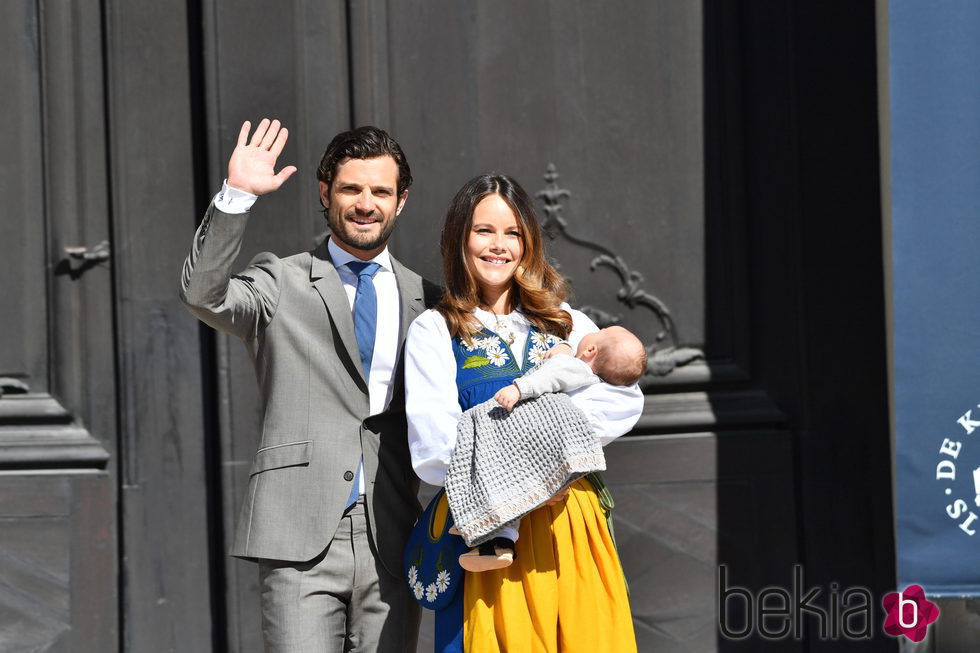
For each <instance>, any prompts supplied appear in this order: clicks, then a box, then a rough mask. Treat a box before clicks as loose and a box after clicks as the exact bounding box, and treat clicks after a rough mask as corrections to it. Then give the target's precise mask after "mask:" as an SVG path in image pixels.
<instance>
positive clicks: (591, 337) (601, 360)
mask: <svg viewBox="0 0 980 653" xmlns="http://www.w3.org/2000/svg"><path fill="white" fill-rule="evenodd" d="M571 353H572V348H571V347H570V346H569V345H568V344H567V343H560V344H557V345H555V346H554V347H552V348H551V349H550V350H549V351H548V353H547V354H546V355H545V360H543V361H542V362H541V363H540V364H539V365H538V366H537V367H536V368H534V369H533V370H532V371H531V372H529V373H528V374H526V375H524V376H522V377H520V378H518V379H516V380H515V381H514V383H512V384H511V385H509V386H507V387H505V388H502V389H501V390H499V391H497V394H496V395H494V400H496V401H497V403H498V404H500V405H501V406H503V407H504V408H505V409H507V410H508V411H510V410H513V408H514V406H515V405H516V404H517V402H518V401H521V400H525V399H533V398H537V397H540V396H541V395H543V394H545V393H547V392H566V393H568V392H573V391H575V390H579V389H581V388H585V387H587V386H590V385H592V384H594V383H601V382H606V383H609V384H611V385H620V386H625V385H632V384H634V383H636V382H637V381H638V380H639V379H640V377H642V376H643V374H644V373H646V368H647V351H646V348H645V347H644V346H643V343H642V342H640V339H639V338H637V337H636V336H635V335H633V334H632V333H630V332H629V331H627V330H626V329H624V328H623V327H620V326H612V327H608V328H605V329H602V330H601V331H598V332H595V333H590V334H588V335H586V336H585V337H584V338H582V340H581V341H580V342H579V345H578V350H577V351H576V352H575V356H574V357H573V356H572V355H571ZM567 493H568V488H567V486H566V488H565V489H564V490H562V491H560V492H558V493H557V494H556V495H555V497H553V500H554V499H560V498H562V497H564V496H565V494H567ZM553 500H552V501H549V502H548V503H552V502H553ZM518 526H519V521H517V522H512V523H511V524H508V526H507V527H504V528H501V529H500V530H499V531H498V532H497V533H495V534H494V535H495V537H493V538H492V539H491V540H490V541H488V542H487V543H485V544H484V545H482V546H479V547H473V548H471V549H470V550H469V551H467V552H466V553H464V554H462V555H461V556H460V557H459V562H460V565H461V566H462V567H463V568H464V569H467V570H469V571H485V570H488V569H499V568H501V567H506V566H508V565H510V564H511V563H512V562H513V560H514V542H515V541H516V540H517V527H518Z"/></svg>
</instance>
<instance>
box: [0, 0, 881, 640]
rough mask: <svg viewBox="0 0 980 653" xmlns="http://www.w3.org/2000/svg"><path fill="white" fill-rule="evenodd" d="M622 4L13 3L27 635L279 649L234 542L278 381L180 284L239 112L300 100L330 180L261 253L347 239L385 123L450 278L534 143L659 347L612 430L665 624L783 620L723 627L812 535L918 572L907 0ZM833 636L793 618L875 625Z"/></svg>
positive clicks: (429, 244)
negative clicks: (892, 306) (904, 101)
mask: <svg viewBox="0 0 980 653" xmlns="http://www.w3.org/2000/svg"><path fill="white" fill-rule="evenodd" d="M607 5H608V3H607V4H598V3H595V2H591V1H588V0H562V1H561V2H554V1H546V0H540V1H537V0H536V1H534V2H527V1H525V0H501V1H496V2H483V1H478V0H468V1H465V2H456V1H450V0H436V1H431V0H407V1H398V2H394V1H389V0H347V1H346V2H342V1H340V0H336V1H331V2H323V1H321V0H291V1H289V2H282V3H277V4H276V5H275V7H274V8H273V7H271V6H270V4H269V3H268V2H260V1H259V0H239V1H238V2H235V3H223V2H215V1H213V0H199V1H192V2H187V1H185V0H156V1H150V0H101V1H100V0H81V1H79V2H75V3H71V4H66V3H57V2H51V1H50V0H40V1H38V2H32V3H29V2H25V3H15V4H13V5H10V6H5V7H4V9H3V10H2V12H3V17H4V20H3V21H0V37H2V42H4V43H5V44H10V45H9V47H8V50H9V55H8V57H7V58H6V59H5V60H4V61H3V62H2V63H0V83H2V86H0V88H4V89H5V91H6V92H7V95H8V97H9V98H11V100H12V102H13V103H14V104H13V109H14V110H13V111H11V112H10V115H11V116H14V118H13V119H10V120H7V121H5V123H4V125H3V127H2V128H0V138H2V142H0V166H2V170H0V172H2V174H0V191H2V195H0V196H2V197H4V198H5V204H4V213H3V216H2V222H0V256H2V257H3V258H2V260H3V261H4V263H5V268H4V269H5V272H6V277H5V278H4V280H3V282H2V283H0V307H2V309H0V311H2V314H0V317H2V322H0V326H2V330H3V331H2V334H3V338H2V339H0V378H2V379H3V381H2V385H3V388H4V394H3V396H2V397H0V648H7V647H8V644H9V645H10V647H12V648H13V650H21V649H24V650H31V649H32V648H43V647H45V646H48V647H49V648H51V650H78V651H100V652H101V651H112V650H117V649H122V650H126V651H140V652H142V651H181V652H184V651H209V650H214V651H224V650H231V651H242V652H248V651H259V650H261V636H260V628H261V625H260V618H259V612H258V596H257V572H256V568H255V566H254V565H252V564H250V563H244V562H240V561H237V560H233V559H231V558H229V557H228V556H227V555H226V551H227V549H228V545H229V534H230V533H231V532H232V526H233V524H234V522H235V520H236V518H237V513H238V507H239V505H240V503H241V499H242V493H243V491H244V488H245V483H246V481H247V471H248V468H249V465H250V462H251V458H252V456H253V454H254V450H255V447H256V444H257V441H258V434H259V428H260V423H259V421H260V416H259V413H258V402H257V396H256V384H255V380H254V376H253V372H252V367H251V364H250V362H249V360H248V358H247V356H246V353H245V351H244V348H243V347H242V346H241V344H240V343H238V342H237V341H235V340H234V339H231V338H229V337H227V336H224V335H222V334H216V333H214V332H213V331H211V330H210V329H208V328H206V327H203V326H201V325H200V324H198V323H197V322H196V321H195V320H194V319H193V318H192V317H191V316H190V315H189V314H188V313H187V312H186V311H184V309H183V308H182V307H181V306H180V304H179V301H178V299H177V285H178V278H179V272H180V265H181V262H182V260H183V258H184V256H185V255H186V252H187V250H188V248H189V246H190V241H191V237H192V234H193V231H194V228H195V226H196V224H197V222H198V220H199V219H200V216H201V215H202V213H203V211H204V209H205V207H206V206H207V204H208V202H209V201H210V198H211V196H212V195H213V193H215V192H216V191H217V190H218V188H219V187H220V184H221V181H222V179H223V178H224V176H225V172H224V166H225V162H226V160H227V157H228V154H229V152H230V148H231V145H232V144H233V142H234V140H235V136H236V135H237V133H238V129H239V126H240V125H241V123H242V121H244V120H252V121H255V120H257V119H259V118H262V117H266V116H268V117H277V118H279V119H281V120H282V121H283V122H284V124H286V125H287V126H288V127H289V128H290V132H291V136H290V141H289V144H288V145H287V148H286V150H285V152H284V154H283V157H282V162H283V163H284V164H286V163H289V164H295V165H297V166H298V167H299V173H298V174H297V175H295V176H294V177H293V178H292V179H291V180H290V181H289V182H288V183H287V184H286V186H285V187H284V188H283V189H281V190H280V191H279V192H277V193H275V194H274V195H272V196H269V197H264V198H262V199H261V200H260V201H259V203H258V204H257V205H256V207H255V209H254V210H253V215H252V217H251V219H250V223H249V228H248V231H247V235H246V238H245V242H244V245H243V247H242V253H241V258H240V259H239V264H240V265H242V266H243V265H245V263H246V262H247V260H248V259H249V258H250V257H251V256H253V255H254V254H255V253H257V252H259V251H262V250H270V251H273V252H275V253H277V254H280V255H287V254H290V253H293V252H297V251H302V250H306V249H309V248H311V247H312V246H313V243H314V242H315V241H316V240H317V239H319V238H322V237H323V235H324V232H325V230H326V225H325V221H324V219H323V217H322V214H321V211H320V206H319V203H318V201H317V182H316V179H315V168H316V164H317V162H318V160H319V157H320V155H321V153H322V151H323V149H324V147H325V146H326V144H327V142H328V141H329V139H330V137H331V136H332V135H333V134H335V133H336V132H338V131H340V130H343V129H348V128H350V127H353V126H356V125H362V124H376V125H379V126H381V127H384V128H386V129H388V130H389V131H390V132H391V133H392V134H393V135H394V136H395V137H396V138H397V139H398V140H399V141H400V142H401V144H402V145H403V147H404V149H405V151H406V153H407V155H408V158H409V160H410V162H411V164H412V168H413V173H414V175H415V179H416V183H415V185H414V187H413V188H412V190H411V194H410V197H409V200H408V204H407V207H406V210H405V211H404V212H403V213H402V215H401V217H400V219H399V226H398V230H397V232H396V236H395V238H394V240H393V241H392V248H393V250H394V253H395V254H396V255H397V256H398V257H399V258H400V259H401V260H403V261H404V262H406V263H408V264H409V265H410V266H411V267H413V268H415V269H417V270H418V271H420V272H421V273H423V274H425V275H426V276H428V277H430V278H432V279H438V278H439V276H440V271H439V264H438V260H437V256H436V242H437V237H438V233H439V229H440V225H441V220H442V216H443V213H444V211H445V207H446V205H447V203H448V201H449V199H450V197H451V196H452V194H453V192H454V191H455V190H456V188H458V187H459V185H461V184H462V183H463V182H464V181H465V180H466V179H468V178H469V177H471V176H473V175H475V174H478V173H482V172H486V171H489V170H495V171H500V172H506V173H508V174H511V175H513V176H515V177H516V178H517V179H518V180H519V181H520V182H521V183H522V184H523V185H524V186H525V188H526V189H527V190H528V191H529V192H531V193H533V194H536V196H537V201H538V208H539V209H540V211H541V215H542V217H543V218H544V219H545V221H546V223H547V230H548V232H549V235H550V238H549V244H548V247H549V253H550V255H551V256H552V257H553V258H554V259H555V261H556V262H557V263H558V264H559V265H560V266H561V269H562V271H563V272H564V273H565V274H566V275H567V276H568V277H569V278H570V279H571V281H572V284H573V288H574V292H575V296H574V299H573V302H572V303H573V305H575V306H577V307H582V308H584V309H587V310H589V311H590V313H591V314H592V315H593V316H594V318H595V319H596V320H597V321H598V322H603V323H610V322H615V321H619V322H620V323H622V324H624V325H625V326H627V327H629V328H631V329H633V330H634V331H636V332H637V333H638V334H639V335H641V337H642V338H643V340H644V342H646V343H647V344H648V346H649V348H650V352H651V357H652V359H651V360H652V363H653V368H654V369H655V371H656V373H654V374H651V375H650V376H649V377H648V378H646V379H645V380H644V382H643V385H644V390H645V392H646V394H647V399H646V410H645V412H644V415H643V417H642V418H641V420H640V422H639V424H638V425H637V428H636V429H635V431H634V432H633V433H631V434H629V435H628V436H627V437H625V438H623V439H622V440H620V441H619V442H617V443H615V444H613V445H611V446H610V447H609V448H608V449H607V455H608V461H609V473H608V480H609V481H610V483H611V485H612V486H613V491H614V493H615V496H616V498H617V501H618V507H617V509H616V511H615V519H616V528H617V535H618V537H619V544H620V551H621V555H622V559H623V564H624V566H625V568H626V571H627V575H628V576H629V578H630V581H631V587H632V596H631V601H632V607H633V613H634V623H635V626H636V631H637V636H638V641H639V643H640V650H643V651H674V650H697V651H708V650H718V649H722V650H728V649H732V650H737V649H739V648H740V647H741V648H742V650H757V648H753V647H756V646H757V645H758V641H755V640H749V641H745V642H741V643H740V642H730V641H727V640H724V639H723V638H720V637H719V635H718V630H717V620H718V614H717V603H716V599H717V586H716V580H717V567H718V564H719V563H721V562H724V563H726V564H729V565H730V566H731V574H732V580H733V582H736V583H738V584H742V585H747V586H751V587H755V588H759V587H763V586H765V585H767V584H783V585H785V584H786V583H787V582H788V581H789V574H790V570H791V566H792V564H793V563H794V562H804V563H805V564H806V565H807V569H808V570H809V572H811V573H812V576H808V578H811V577H812V578H813V579H814V583H817V582H819V583H823V584H824V585H827V584H828V583H829V582H830V581H831V580H835V579H836V580H839V581H841V582H842V583H843V582H850V583H851V584H861V585H866V586H868V587H872V588H879V587H884V586H886V585H887V584H888V582H889V578H890V576H889V574H890V566H889V565H890V557H889V556H890V555H891V549H890V546H891V535H890V515H891V512H890V502H889V498H888V493H887V487H888V463H887V458H882V457H881V456H883V455H884V454H883V453H881V452H884V451H887V438H888V433H887V424H884V423H882V422H881V421H876V420H873V419H872V418H870V417H869V416H873V415H876V414H881V413H884V406H885V405H886V400H885V397H884V391H883V388H884V387H885V377H886V371H885V365H884V361H883V355H882V351H883V350H882V346H883V345H881V341H882V331H881V324H880V323H879V322H876V321H875V318H874V316H875V314H876V312H880V303H881V301H880V300H881V296H882V284H881V275H882V268H881V264H880V255H881V247H880V244H881V233H880V222H879V221H878V219H879V214H878V206H877V200H876V198H877V193H878V185H877V167H876V165H877V164H876V159H875V152H876V145H877V139H876V135H875V131H874V130H875V127H876V124H875V120H874V111H875V106H876V105H875V96H874V85H875V75H874V50H873V47H872V46H873V43H874V11H873V8H869V7H870V5H868V4H867V3H857V4H853V3H845V5H846V6H847V7H848V9H847V15H846V16H843V17H842V16H841V15H840V12H843V11H844V10H843V9H841V8H840V7H836V8H835V3H808V2H803V1H794V0H783V1H778V0H774V1H773V2H764V3H757V2H722V1H713V0H712V1H706V2H700V3H699V2H683V3H682V2H674V1H672V0H655V1H647V0H643V1H640V0H637V1H636V2H627V3H620V4H617V5H615V7H613V6H611V5H609V6H607ZM828 35H832V37H833V38H831V36H828ZM869 44H871V45H869ZM869 48H870V49H869ZM841 135H842V136H841ZM838 169H840V170H843V171H844V174H842V175H838V174H837V171H838ZM828 189H830V190H828ZM103 241H105V242H106V246H105V247H102V246H101V243H102V242H103ZM68 246H77V247H79V248H80V249H73V250H71V253H69V252H68V251H66V250H65V247H68ZM828 253H830V255H828ZM876 257H877V258H876ZM839 261H842V262H843V265H838V262H839ZM8 279H9V281H8ZM869 298H870V299H869ZM841 315H849V316H853V315H857V316H858V317H857V318H853V317H852V318H851V319H846V320H844V319H839V316H841ZM869 343H870V344H869ZM854 397H860V401H855V400H854ZM851 450H854V451H856V452H857V454H856V455H855V456H850V457H848V456H846V455H843V454H842V453H841V452H843V451H851ZM874 452H878V454H877V455H878V457H875V456H873V455H872V454H873V453H874ZM867 461H870V462H867ZM827 497H830V500H826V498H827ZM843 535H846V536H848V538H849V540H848V546H846V547H842V548H839V549H835V548H834V546H832V545H834V544H835V543H836V541H837V540H838V539H839V538H841V537H842V536H843ZM426 632H427V631H426ZM4 638H6V639H4ZM807 638H808V642H807V643H806V644H803V643H797V642H795V641H793V642H783V643H782V644H781V645H782V646H784V647H786V648H787V649H791V650H797V649H799V648H800V647H804V646H809V647H810V648H811V649H812V650H823V649H824V648H827V649H828V650H829V648H832V647H834V646H845V644H843V643H833V642H831V643H824V642H820V641H817V640H818V638H815V637H813V636H811V635H809V634H808V635H807ZM429 647H430V641H429V639H428V635H427V634H425V633H424V634H423V638H422V641H421V643H420V647H419V650H429ZM835 650H836V649H835Z"/></svg>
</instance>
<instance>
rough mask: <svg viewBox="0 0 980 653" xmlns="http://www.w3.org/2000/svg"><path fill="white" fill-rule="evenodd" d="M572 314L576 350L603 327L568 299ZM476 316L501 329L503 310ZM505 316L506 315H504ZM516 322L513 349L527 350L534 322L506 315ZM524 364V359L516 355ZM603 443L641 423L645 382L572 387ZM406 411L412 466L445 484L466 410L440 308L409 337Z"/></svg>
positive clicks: (517, 352)
mask: <svg viewBox="0 0 980 653" xmlns="http://www.w3.org/2000/svg"><path fill="white" fill-rule="evenodd" d="M562 308H563V309H565V310H566V311H568V312H569V314H571V316H572V324H573V328H572V332H571V334H569V337H568V341H569V344H571V346H572V351H575V349H576V348H577V347H578V343H579V341H580V340H581V339H582V337H583V336H585V335H587V334H589V333H593V332H595V331H598V330H599V328H598V327H597V326H596V325H595V324H594V323H593V322H592V320H590V319H589V318H588V317H586V315H585V314H584V313H582V312H581V311H576V310H574V309H572V308H571V307H569V306H568V304H562ZM476 317H477V319H479V320H480V322H481V323H482V324H483V325H484V326H485V327H487V328H488V329H490V330H491V331H494V332H496V333H498V334H499V333H500V329H499V327H498V325H497V319H498V316H495V315H494V314H493V313H489V312H487V311H484V310H481V309H477V310H476ZM501 317H502V316H501ZM505 319H506V320H507V321H509V323H510V326H511V327H512V331H513V336H514V342H513V344H511V345H510V350H511V352H514V353H515V355H520V356H522V355H523V352H524V351H525V344H526V343H527V335H528V331H529V330H530V326H531V325H530V322H528V321H527V319H526V318H525V317H524V315H523V314H521V313H520V312H518V311H515V312H513V313H511V314H509V315H507V316H506V318H505ZM516 362H517V363H518V364H519V365H523V362H524V361H516ZM569 397H571V399H572V401H573V402H574V403H575V405H576V406H577V407H578V408H579V409H581V410H582V412H584V413H585V414H586V416H587V417H588V418H589V423H590V424H591V426H592V429H593V430H594V431H595V433H596V435H598V436H599V440H600V441H601V442H602V444H603V446H605V445H607V444H609V443H610V442H612V441H613V440H615V439H616V438H618V437H619V436H621V435H623V434H624V433H626V432H627V431H629V430H630V429H631V428H633V425H634V424H636V421H637V420H638V419H639V418H640V414H641V413H642V412H643V393H642V392H641V391H640V389H639V387H638V386H637V385H636V384H634V385H632V386H625V387H624V386H613V385H609V384H608V383H596V384H594V385H590V386H588V387H586V388H582V389H580V390H576V391H574V392H571V393H569ZM405 412H406V414H407V416H408V446H409V450H410V451H411V454H412V467H414V468H415V473H416V474H418V476H419V478H421V479H422V480H423V481H425V482H426V483H430V484H432V485H443V484H444V483H445V479H446V470H447V469H448V468H449V460H450V458H452V455H453V448H454V447H455V446H456V424H457V422H459V418H460V415H462V414H463V411H462V410H461V409H460V407H459V395H458V391H457V389H456V357H455V356H454V354H453V347H452V338H451V337H450V336H449V328H448V327H447V326H446V320H445V319H444V318H443V317H442V315H441V314H439V313H438V312H436V311H435V310H432V309H430V310H428V311H426V312H424V313H422V314H421V315H419V316H418V318H416V320H415V321H414V322H413V323H412V325H411V326H410V327H409V329H408V337H407V340H406V341H405Z"/></svg>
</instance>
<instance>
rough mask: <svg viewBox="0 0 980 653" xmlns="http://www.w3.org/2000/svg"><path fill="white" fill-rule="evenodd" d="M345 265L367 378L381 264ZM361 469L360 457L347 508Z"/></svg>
mask: <svg viewBox="0 0 980 653" xmlns="http://www.w3.org/2000/svg"><path fill="white" fill-rule="evenodd" d="M347 267H348V268H349V269H350V270H351V271H352V272H353V273H354V274H356V275H357V292H355V293H354V336H355V337H356V338H357V350H358V353H360V355H361V367H362V368H363V369H364V379H365V380H369V379H370V377H371V360H372V359H373V358H374V336H375V334H376V333H377V330H378V294H377V292H375V290H374V274H375V273H376V272H377V271H378V270H379V269H380V268H381V266H380V265H378V264H377V263H367V262H365V261H351V262H350V263H348V264H347ZM363 469H364V461H363V459H362V460H361V461H360V462H359V463H358V465H357V474H355V475H354V485H353V486H352V487H351V490H350V496H349V497H347V506H346V507H347V508H350V507H351V506H352V505H354V502H355V501H357V497H358V495H359V492H358V487H359V486H360V484H361V471H362V470H363Z"/></svg>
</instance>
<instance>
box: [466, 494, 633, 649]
mask: <svg viewBox="0 0 980 653" xmlns="http://www.w3.org/2000/svg"><path fill="white" fill-rule="evenodd" d="M463 590H464V597H463V615H464V624H463V650H464V651H466V653H508V652H509V653H525V652H526V653H558V652H565V653H570V652H571V653H574V652H576V651H582V652H583V653H596V652H597V651H609V652H611V653H635V651H636V639H635V637H634V635H633V619H632V617H631V615H630V607H629V600H628V598H627V596H626V584H625V581H624V580H623V571H622V567H621V566H620V563H619V556H618V555H617V554H616V549H615V547H614V546H613V541H612V537H610V535H609V528H608V527H607V525H606V518H605V515H604V514H603V512H602V508H600V507H599V501H598V498H597V497H596V493H595V490H593V488H592V485H591V484H590V483H589V482H588V481H586V480H585V479H580V480H578V481H576V482H575V483H573V484H572V489H571V492H569V494H568V498H567V499H566V500H565V501H564V503H559V504H557V505H554V506H542V507H541V508H538V509H537V510H535V511H534V512H532V513H531V514H529V515H525V516H524V518H523V519H522V520H521V528H520V537H519V538H518V540H517V560H515V561H514V564H512V565H511V566H509V567H505V568H504V569H498V570H496V571H485V572H481V573H468V574H467V575H466V583H465V584H464V585H463Z"/></svg>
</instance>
